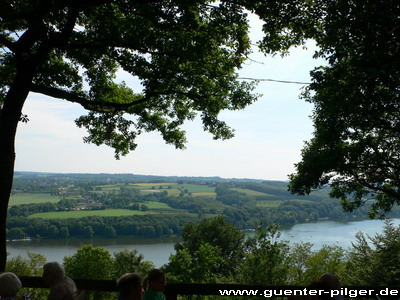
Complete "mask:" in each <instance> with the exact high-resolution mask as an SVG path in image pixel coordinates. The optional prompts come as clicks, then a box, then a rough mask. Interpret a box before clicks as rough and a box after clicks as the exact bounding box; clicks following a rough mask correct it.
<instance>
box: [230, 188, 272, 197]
mask: <svg viewBox="0 0 400 300" xmlns="http://www.w3.org/2000/svg"><path fill="white" fill-rule="evenodd" d="M230 190H233V191H237V192H239V193H244V194H246V195H248V196H270V197H273V196H274V195H271V194H267V193H262V192H257V191H253V190H248V189H241V188H230Z"/></svg>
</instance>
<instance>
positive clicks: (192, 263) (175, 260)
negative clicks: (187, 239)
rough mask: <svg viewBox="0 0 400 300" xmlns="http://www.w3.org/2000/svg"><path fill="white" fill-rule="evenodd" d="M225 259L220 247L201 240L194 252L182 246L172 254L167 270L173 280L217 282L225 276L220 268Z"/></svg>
mask: <svg viewBox="0 0 400 300" xmlns="http://www.w3.org/2000/svg"><path fill="white" fill-rule="evenodd" d="M223 260H224V259H223V258H222V257H221V251H220V249H218V247H215V246H212V245H210V244H208V243H206V242H201V243H200V245H199V248H198V249H197V250H196V251H194V252H191V251H190V250H189V249H188V248H181V249H179V250H177V251H176V253H175V254H172V255H171V256H170V258H169V263H168V265H167V266H166V271H167V273H168V278H169V280H171V281H172V282H185V283H217V282H218V279H221V278H222V277H224V275H223V274H222V273H221V268H220V266H221V263H223Z"/></svg>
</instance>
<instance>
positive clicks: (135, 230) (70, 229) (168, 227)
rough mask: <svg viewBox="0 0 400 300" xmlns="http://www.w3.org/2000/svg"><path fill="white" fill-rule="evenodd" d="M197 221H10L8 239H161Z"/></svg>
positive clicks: (125, 218) (126, 218)
mask: <svg viewBox="0 0 400 300" xmlns="http://www.w3.org/2000/svg"><path fill="white" fill-rule="evenodd" d="M196 219H197V218H196V217H194V216H190V215H180V216H179V217H177V216H175V215H163V216H162V217H160V216H153V215H146V216H121V217H99V216H95V217H86V218H80V219H41V218H25V217H10V218H8V219H7V237H8V238H9V239H23V238H26V237H36V238H67V237H72V236H73V237H84V238H90V237H110V238H111V237H116V236H139V237H160V236H169V235H178V234H180V233H181V230H182V228H183V226H184V225H185V224H187V223H189V222H193V221H194V220H196Z"/></svg>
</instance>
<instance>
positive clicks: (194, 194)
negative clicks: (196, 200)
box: [192, 192, 217, 198]
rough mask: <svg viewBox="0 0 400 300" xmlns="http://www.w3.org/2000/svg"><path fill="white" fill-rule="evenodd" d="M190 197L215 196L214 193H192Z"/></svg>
mask: <svg viewBox="0 0 400 300" xmlns="http://www.w3.org/2000/svg"><path fill="white" fill-rule="evenodd" d="M192 196H207V197H212V198H215V197H216V196H217V194H216V193H215V192H194V193H192Z"/></svg>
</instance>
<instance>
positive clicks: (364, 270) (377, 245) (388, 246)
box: [345, 221, 400, 286]
mask: <svg viewBox="0 0 400 300" xmlns="http://www.w3.org/2000/svg"><path fill="white" fill-rule="evenodd" d="M399 253H400V226H397V227H396V226H394V225H393V223H391V222H390V221H386V223H385V226H384V228H383V232H382V233H381V234H376V235H375V236H374V237H368V238H367V237H366V236H365V235H364V234H363V233H362V232H359V233H357V235H356V242H355V243H353V246H352V248H351V249H350V252H349V258H348V263H347V270H346V273H345V274H346V275H347V277H346V278H345V280H346V281H347V282H348V283H350V284H354V285H375V286H398V285H399V284H400V254H399Z"/></svg>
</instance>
